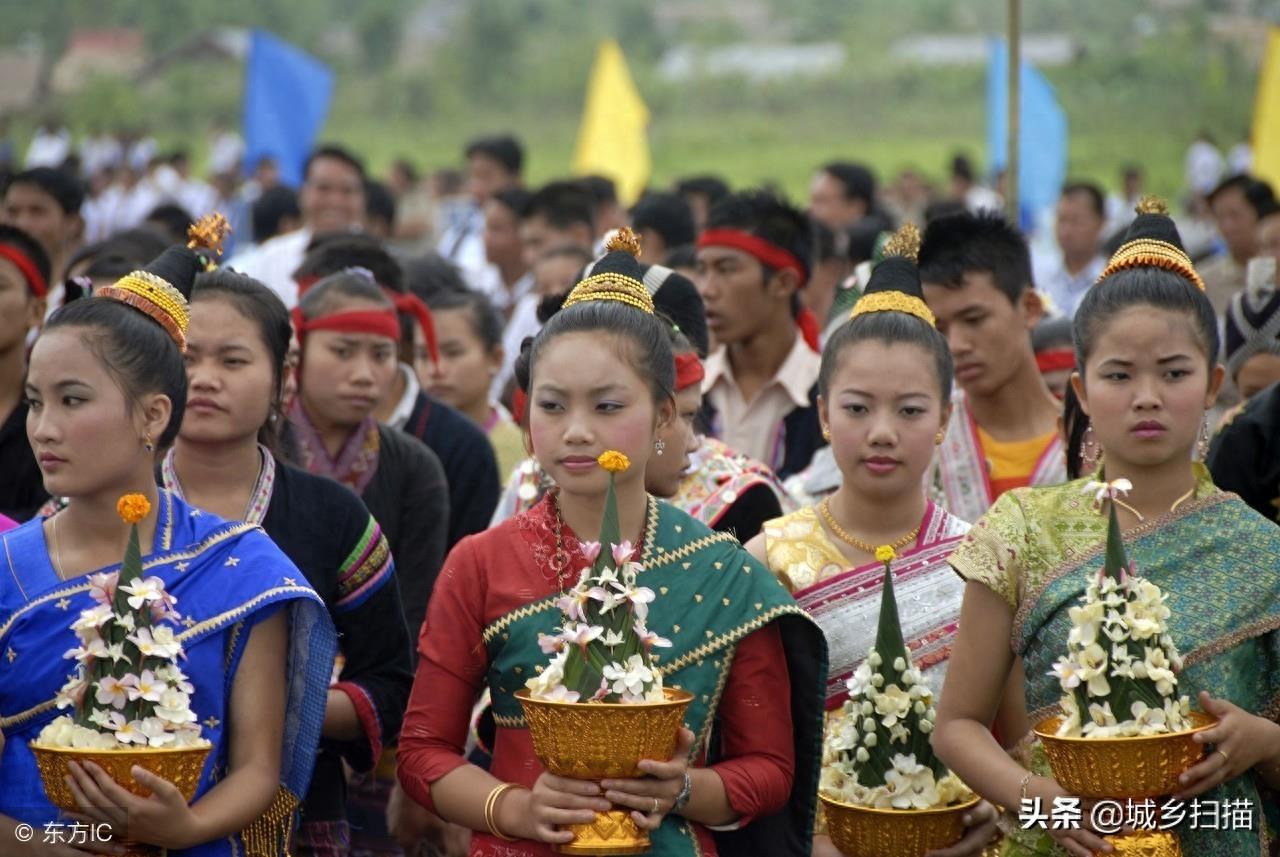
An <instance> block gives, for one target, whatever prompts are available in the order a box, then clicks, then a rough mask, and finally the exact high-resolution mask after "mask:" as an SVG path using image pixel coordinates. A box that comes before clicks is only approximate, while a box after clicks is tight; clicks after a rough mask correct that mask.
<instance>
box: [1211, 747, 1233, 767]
mask: <svg viewBox="0 0 1280 857" xmlns="http://www.w3.org/2000/svg"><path fill="white" fill-rule="evenodd" d="M1213 752H1215V753H1217V754H1218V755H1220V756H1222V761H1224V762H1226V763H1227V764H1228V765H1230V764H1231V757H1230V756H1228V755H1227V751H1226V750H1222V749H1217V750H1214V751H1213Z"/></svg>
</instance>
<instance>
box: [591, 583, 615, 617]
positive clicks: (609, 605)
mask: <svg viewBox="0 0 1280 857" xmlns="http://www.w3.org/2000/svg"><path fill="white" fill-rule="evenodd" d="M587 597H589V598H592V599H594V600H596V601H599V602H600V612H601V613H608V612H609V611H610V610H612V609H613V608H614V607H617V606H618V605H619V604H621V603H622V602H623V600H624V599H623V598H622V596H620V595H618V594H617V593H616V592H610V591H609V590H608V589H605V588H604V587H603V586H593V587H591V588H590V589H588V590H587Z"/></svg>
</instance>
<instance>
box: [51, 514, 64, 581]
mask: <svg viewBox="0 0 1280 857" xmlns="http://www.w3.org/2000/svg"><path fill="white" fill-rule="evenodd" d="M60 520H62V519H61V518H59V517H58V516H57V515H56V514H55V515H54V516H53V523H52V524H50V525H49V535H50V536H51V537H52V538H51V541H52V542H53V570H54V571H56V572H58V579H59V580H66V579H67V575H66V573H65V572H63V570H62V539H60V538H58V521H60Z"/></svg>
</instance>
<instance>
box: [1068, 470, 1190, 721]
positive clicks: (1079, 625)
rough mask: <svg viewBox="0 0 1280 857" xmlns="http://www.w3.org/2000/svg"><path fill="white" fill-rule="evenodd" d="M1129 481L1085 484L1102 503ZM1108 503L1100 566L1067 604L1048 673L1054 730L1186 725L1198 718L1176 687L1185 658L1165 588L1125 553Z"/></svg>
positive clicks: (1126, 487)
mask: <svg viewBox="0 0 1280 857" xmlns="http://www.w3.org/2000/svg"><path fill="white" fill-rule="evenodd" d="M1131 488H1132V485H1131V484H1130V483H1129V482H1128V481H1127V480H1124V479H1119V480H1116V481H1115V482H1112V483H1109V484H1108V483H1101V482H1090V483H1089V484H1088V485H1087V486H1085V490H1086V491H1096V499H1097V502H1098V503H1099V504H1100V503H1101V502H1102V501H1103V500H1107V499H1109V500H1113V501H1114V499H1115V498H1116V497H1118V496H1120V495H1122V494H1124V493H1126V492H1128V491H1129V490H1131ZM1109 505H1110V507H1111V508H1110V513H1109V514H1110V520H1109V522H1108V525H1107V547H1106V554H1105V559H1104V560H1103V566H1102V569H1101V570H1100V571H1099V572H1098V576H1097V578H1096V579H1094V580H1091V581H1090V582H1089V585H1088V588H1087V589H1086V590H1085V594H1084V596H1083V598H1081V601H1080V605H1079V606H1077V607H1072V608H1071V609H1070V612H1069V615H1070V617H1071V625H1072V627H1071V632H1070V635H1069V636H1068V638H1067V654H1066V655H1065V656H1064V657H1062V658H1060V659H1059V660H1058V662H1057V663H1056V664H1054V666H1053V672H1052V673H1051V675H1054V676H1056V677H1057V678H1058V681H1059V683H1060V684H1061V686H1062V690H1063V697H1062V711H1063V715H1064V716H1063V718H1062V721H1061V723H1060V724H1059V726H1058V729H1057V735H1058V736H1059V737H1073V738H1079V737H1084V738H1127V737H1133V736H1139V735H1161V734H1166V733H1172V732H1181V731H1183V730H1186V729H1190V728H1192V727H1193V726H1194V725H1196V724H1193V723H1192V721H1191V719H1190V703H1189V702H1188V700H1187V697H1186V696H1179V695H1178V677H1177V673H1178V672H1179V671H1180V670H1181V669H1182V658H1181V657H1180V656H1179V655H1178V649H1177V647H1176V646H1175V645H1174V643H1173V640H1172V639H1171V638H1170V636H1169V626H1168V620H1169V615H1170V614H1169V608H1168V607H1167V606H1165V600H1166V599H1167V598H1168V596H1167V595H1165V594H1164V593H1163V592H1161V591H1160V587H1158V586H1156V585H1155V584H1154V583H1152V582H1151V581H1149V580H1147V579H1146V578H1143V577H1140V576H1139V575H1138V573H1137V571H1136V569H1135V568H1134V566H1133V564H1132V563H1131V562H1129V560H1128V558H1127V557H1126V556H1125V550H1124V540H1123V539H1122V538H1121V535H1120V524H1119V522H1118V520H1117V519H1116V504H1115V503H1114V502H1111V503H1109Z"/></svg>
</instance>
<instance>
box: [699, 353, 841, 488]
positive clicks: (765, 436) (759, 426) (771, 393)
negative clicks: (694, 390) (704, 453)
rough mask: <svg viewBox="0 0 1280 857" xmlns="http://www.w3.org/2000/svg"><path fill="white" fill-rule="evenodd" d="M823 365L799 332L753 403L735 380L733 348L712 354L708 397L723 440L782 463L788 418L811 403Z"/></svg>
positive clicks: (758, 457)
mask: <svg viewBox="0 0 1280 857" xmlns="http://www.w3.org/2000/svg"><path fill="white" fill-rule="evenodd" d="M821 363H822V357H821V355H819V354H816V353H815V352H814V351H813V349H811V348H810V347H809V346H808V345H807V344H806V343H805V341H804V337H803V336H801V335H800V333H799V331H797V332H796V341H795V343H794V344H793V345H792V346H791V351H789V352H788V353H787V357H786V359H785V360H783V361H782V365H781V366H780V367H778V371H777V373H776V374H775V375H774V376H773V378H771V379H770V380H769V381H768V382H767V383H766V384H765V385H764V386H763V387H762V388H760V391H759V392H757V393H756V395H755V397H754V398H753V399H752V400H751V401H749V402H747V401H744V400H743V398H742V393H741V392H740V391H739V390H738V382H737V381H736V380H734V377H733V367H732V366H730V365H729V354H728V351H727V350H726V349H725V347H724V346H721V347H720V349H719V350H717V351H716V352H715V353H714V354H712V355H711V356H710V357H708V358H707V362H706V377H705V378H704V379H703V381H702V392H703V395H705V396H706V397H707V398H708V399H709V400H710V402H711V404H712V406H713V407H715V409H716V412H717V415H716V418H717V422H718V425H719V436H720V439H721V440H723V441H724V442H725V443H726V444H728V445H729V446H731V447H732V448H734V449H735V450H737V451H738V452H740V453H742V454H743V455H746V456H748V457H750V458H754V459H755V460H756V461H760V462H763V463H765V464H767V465H769V466H770V467H776V466H777V465H778V464H779V463H780V462H781V458H782V449H781V446H780V441H781V433H782V421H783V419H785V418H786V416H787V414H789V413H791V412H792V411H794V410H795V409H797V408H806V407H808V406H809V390H810V388H811V387H813V385H814V383H816V382H817V380H818V368H819V366H820V365H821Z"/></svg>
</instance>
